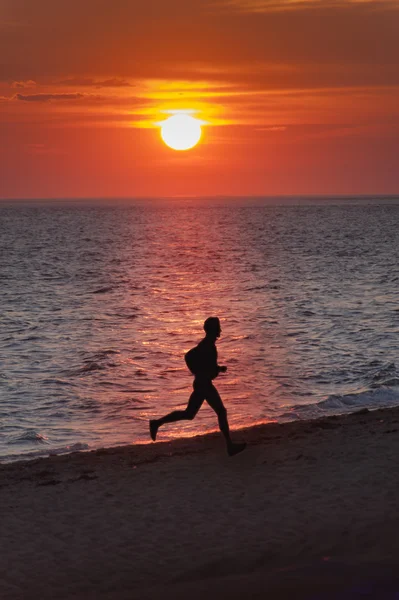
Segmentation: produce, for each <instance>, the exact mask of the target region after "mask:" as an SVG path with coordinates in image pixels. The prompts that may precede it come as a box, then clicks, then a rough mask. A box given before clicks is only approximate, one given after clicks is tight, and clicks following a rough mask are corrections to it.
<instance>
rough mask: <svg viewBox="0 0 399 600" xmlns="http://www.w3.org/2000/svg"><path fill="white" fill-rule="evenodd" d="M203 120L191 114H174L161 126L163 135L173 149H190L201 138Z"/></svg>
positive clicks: (166, 142)
mask: <svg viewBox="0 0 399 600" xmlns="http://www.w3.org/2000/svg"><path fill="white" fill-rule="evenodd" d="M201 135H202V130H201V122H200V121H198V119H194V117H190V115H173V116H172V117H169V119H166V121H164V122H163V123H162V126H161V136H162V139H163V141H164V142H165V144H166V145H167V146H169V148H173V150H190V148H194V146H196V145H197V144H198V142H199V141H200V139H201Z"/></svg>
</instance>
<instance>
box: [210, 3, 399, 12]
mask: <svg viewBox="0 0 399 600" xmlns="http://www.w3.org/2000/svg"><path fill="white" fill-rule="evenodd" d="M215 6H217V7H219V8H225V9H227V10H231V9H233V10H237V11H239V12H243V13H270V12H286V11H296V12H298V11H304V10H305V11H312V10H313V11H314V10H317V11H328V10H332V9H341V10H345V9H348V8H353V7H355V8H356V7H357V8H362V9H366V10H370V11H376V10H389V11H391V10H399V2H398V0H278V1H276V0H222V1H221V2H217V3H216V4H215Z"/></svg>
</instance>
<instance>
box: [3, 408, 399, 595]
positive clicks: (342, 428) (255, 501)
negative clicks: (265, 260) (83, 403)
mask: <svg viewBox="0 0 399 600" xmlns="http://www.w3.org/2000/svg"><path fill="white" fill-rule="evenodd" d="M235 439H244V440H246V441H247V442H248V448H247V450H246V451H245V452H244V453H242V454H241V455H238V456H236V457H234V458H233V459H231V458H228V457H227V456H226V455H225V450H224V445H223V441H222V439H221V437H220V436H219V434H211V435H207V436H203V437H196V438H191V439H184V440H183V439H178V440H175V441H173V442H167V443H162V442H158V443H155V444H149V445H141V446H129V447H122V448H114V449H107V450H99V451H95V452H89V453H76V454H71V455H65V456H58V457H49V458H44V459H40V460H35V461H31V462H19V463H14V464H8V465H6V464H5V465H1V466H0V513H1V552H0V597H1V599H2V600H14V599H15V600H17V599H25V598H40V599H47V598H57V599H60V600H62V599H72V598H74V599H75V598H76V599H83V598H84V599H94V598H96V599H101V600H103V599H108V598H109V599H111V598H112V599H117V600H122V599H130V598H142V599H146V598H148V599H150V598H151V599H152V598H162V599H165V598H177V599H180V598H187V597H190V598H194V599H195V598H203V597H204V596H207V598H233V599H235V598H237V599H238V598H266V597H267V598H307V599H308V598H309V599H316V598H323V599H324V598H357V597H359V598H360V597H362V598H363V597H365V596H364V595H365V594H368V595H367V597H373V598H374V597H375V598H394V597H397V596H395V595H394V592H395V590H397V593H399V574H398V569H397V567H398V565H399V536H398V526H399V499H398V489H399V469H398V462H399V409H389V410H378V411H373V412H367V411H364V412H360V413H356V414H352V415H347V416H338V417H329V418H325V419H320V420H315V421H307V422H296V423H288V424H282V425H280V424H268V425H260V426H256V427H252V428H250V429H245V430H241V431H239V432H235ZM362 594H363V595H362Z"/></svg>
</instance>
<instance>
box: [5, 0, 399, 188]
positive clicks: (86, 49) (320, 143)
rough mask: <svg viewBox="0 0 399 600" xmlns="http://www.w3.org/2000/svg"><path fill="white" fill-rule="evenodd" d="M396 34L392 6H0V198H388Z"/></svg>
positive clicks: (397, 124) (397, 80)
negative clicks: (184, 127) (190, 141)
mask: <svg viewBox="0 0 399 600" xmlns="http://www.w3.org/2000/svg"><path fill="white" fill-rule="evenodd" d="M398 32H399V0H369V1H366V0H334V1H333V0H332V1H330V0H280V1H277V0H196V1H195V0H169V1H168V2H167V1H166V0H145V1H142V0H140V2H139V1H138V0H137V1H136V0H57V1H54V0H0V140H1V144H0V197H2V198H21V197H88V196H91V197H99V196H100V197H105V196H128V197H134V196H169V195H190V196H192V195H219V194H223V195H230V194H232V195H277V194H395V193H399V34H398ZM176 109H194V110H196V111H197V113H196V114H197V116H198V117H199V118H201V119H203V120H204V121H206V122H207V123H208V124H207V126H206V127H205V128H204V135H203V141H202V143H200V144H199V145H198V146H197V147H196V148H195V149H194V150H192V151H189V152H186V153H176V152H174V151H172V150H171V149H168V148H167V147H166V146H165V145H164V144H163V143H162V141H161V140H160V135H159V128H158V127H157V126H156V123H157V122H159V120H161V119H162V118H165V116H167V114H166V112H164V111H173V110H176Z"/></svg>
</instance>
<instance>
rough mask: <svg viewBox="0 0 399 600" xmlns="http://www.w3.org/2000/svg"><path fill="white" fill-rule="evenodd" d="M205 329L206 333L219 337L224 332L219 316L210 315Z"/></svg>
mask: <svg viewBox="0 0 399 600" xmlns="http://www.w3.org/2000/svg"><path fill="white" fill-rule="evenodd" d="M204 330H205V333H206V335H209V336H211V337H215V338H218V337H220V334H221V332H222V328H221V327H220V321H219V319H218V318H217V317H208V319H206V321H205V323H204Z"/></svg>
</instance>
